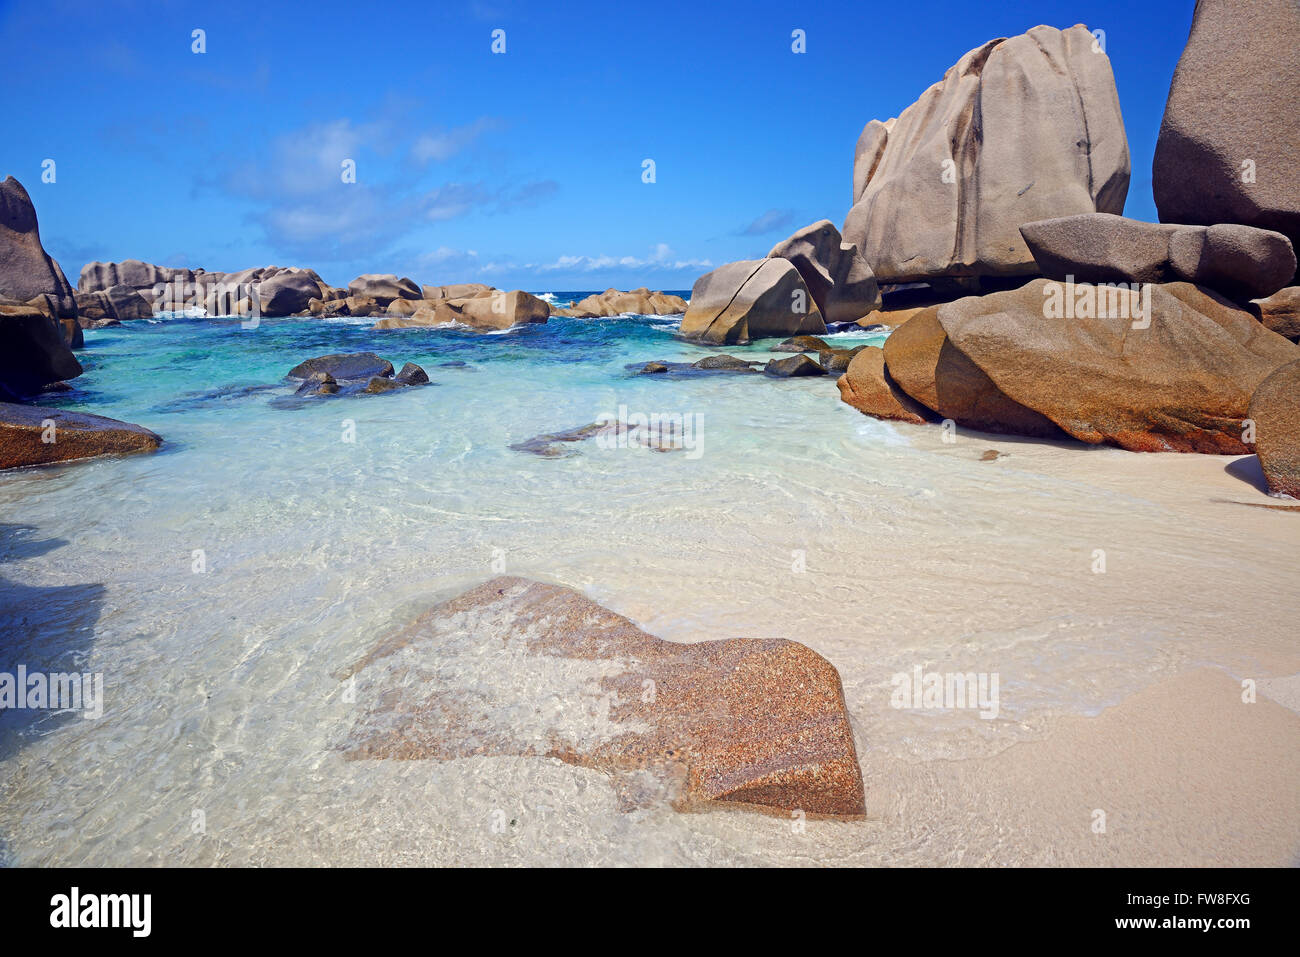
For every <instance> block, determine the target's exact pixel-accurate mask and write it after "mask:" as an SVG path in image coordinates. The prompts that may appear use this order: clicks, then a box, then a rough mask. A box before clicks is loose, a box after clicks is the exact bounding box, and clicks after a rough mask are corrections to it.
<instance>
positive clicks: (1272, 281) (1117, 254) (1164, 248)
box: [1020, 213, 1296, 300]
mask: <svg viewBox="0 0 1300 957" xmlns="http://www.w3.org/2000/svg"><path fill="white" fill-rule="evenodd" d="M1020 234H1021V235H1022V236H1023V237H1024V239H1025V243H1026V245H1028V247H1029V251H1030V252H1031V253H1033V255H1034V260H1035V262H1037V263H1038V267H1039V268H1040V269H1041V270H1042V273H1043V275H1044V276H1046V277H1047V278H1048V279H1059V280H1065V279H1066V278H1067V277H1072V278H1073V279H1074V280H1075V281H1077V282H1087V283H1098V282H1157V283H1159V282H1190V283H1195V284H1196V285H1199V286H1208V287H1209V288H1211V289H1214V290H1216V291H1218V292H1221V293H1223V294H1224V295H1225V296H1228V297H1230V298H1237V299H1243V300H1245V299H1255V298H1261V297H1265V296H1270V295H1272V294H1273V293H1275V292H1277V291H1278V290H1279V289H1281V288H1282V287H1284V286H1285V285H1286V284H1287V283H1288V282H1290V281H1291V277H1292V276H1293V275H1295V270H1296V257H1295V251H1294V250H1293V249H1292V248H1291V240H1289V239H1288V238H1287V237H1286V236H1283V235H1282V234H1281V233H1275V232H1270V231H1269V230H1266V229H1255V228H1254V227H1251V226H1238V225H1223V226H1178V225H1162V224H1159V223H1144V222H1141V221H1140V220H1136V219H1126V218H1125V217H1123V216H1114V215H1111V214H1109V213H1084V214H1081V215H1078V216H1066V217H1063V218H1060V219H1046V220H1043V221H1041V222H1037V223H1026V224H1025V225H1023V226H1021V227H1020Z"/></svg>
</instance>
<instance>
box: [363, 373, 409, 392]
mask: <svg viewBox="0 0 1300 957" xmlns="http://www.w3.org/2000/svg"><path fill="white" fill-rule="evenodd" d="M405 386H406V383H405V382H398V381H397V380H396V379H389V378H387V377H385V376H381V375H377V376H371V378H370V381H369V382H367V383H366V387H365V389H363V390H362V391H363V392H368V393H370V394H371V395H375V394H377V393H380V392H392V391H393V390H394V389H401V388H404V387H405Z"/></svg>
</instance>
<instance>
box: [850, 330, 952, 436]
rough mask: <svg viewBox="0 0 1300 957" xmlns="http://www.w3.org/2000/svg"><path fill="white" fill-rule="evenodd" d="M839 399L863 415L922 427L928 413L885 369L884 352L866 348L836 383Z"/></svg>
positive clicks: (878, 348) (928, 415)
mask: <svg viewBox="0 0 1300 957" xmlns="http://www.w3.org/2000/svg"><path fill="white" fill-rule="evenodd" d="M835 385H836V387H838V388H839V390H840V400H841V401H843V402H847V403H848V404H849V405H851V406H853V408H855V409H857V410H858V411H859V412H861V413H863V414H864V415H870V416H874V417H875V418H877V419H893V420H895V421H898V422H911V423H913V424H914V425H923V424H924V423H925V422H926V421H927V420H928V419H929V418H931V415H930V412H929V410H928V409H926V408H925V406H923V405H921V404H920V403H919V402H917V401H916V400H915V399H913V398H912V397H911V396H909V395H908V394H907V393H906V392H904V391H903V390H902V389H900V388H899V387H898V386H897V385H896V384H895V383H894V380H893V378H892V377H891V376H890V375H889V373H888V372H887V371H886V370H885V350H884V349H881V348H880V347H879V346H866V347H865V348H863V349H862V351H860V352H859V353H858V354H857V355H856V356H854V357H853V361H852V362H850V363H849V368H848V370H847V371H846V372H845V373H844V375H842V376H840V377H839V379H838V380H837V381H836V383H835Z"/></svg>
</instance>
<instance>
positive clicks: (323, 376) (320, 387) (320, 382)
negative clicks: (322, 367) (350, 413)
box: [294, 372, 339, 395]
mask: <svg viewBox="0 0 1300 957" xmlns="http://www.w3.org/2000/svg"><path fill="white" fill-rule="evenodd" d="M338 391H339V384H338V382H337V381H336V380H335V378H334V377H333V376H332V375H330V374H329V373H328V372H313V373H312V374H311V375H309V376H308V377H307V379H306V380H305V381H304V382H303V384H302V385H300V386H298V389H297V391H296V392H295V393H294V394H295V395H337V394H338Z"/></svg>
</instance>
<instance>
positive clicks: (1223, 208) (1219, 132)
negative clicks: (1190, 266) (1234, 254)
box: [1151, 0, 1300, 249]
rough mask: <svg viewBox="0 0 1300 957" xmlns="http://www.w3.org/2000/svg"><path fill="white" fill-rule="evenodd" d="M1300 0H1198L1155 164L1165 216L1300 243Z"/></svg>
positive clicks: (1158, 203)
mask: <svg viewBox="0 0 1300 957" xmlns="http://www.w3.org/2000/svg"><path fill="white" fill-rule="evenodd" d="M1297 49H1300V4H1297V3H1296V0H1251V2H1249V3H1241V2H1239V0H1198V2H1197V4H1196V8H1195V12H1194V13H1193V15H1192V29H1191V33H1190V34H1189V35H1188V38H1187V46H1186V47H1185V48H1184V50H1183V55H1182V58H1181V59H1180V60H1179V61H1178V68H1177V69H1176V70H1175V71H1174V78H1173V82H1172V83H1171V84H1170V87H1169V99H1168V102H1167V103H1166V105H1165V115H1164V121H1163V123H1162V124H1161V126H1160V137H1159V139H1158V140H1157V141H1156V152H1155V160H1154V162H1153V163H1152V167H1151V180H1152V182H1151V185H1152V191H1153V192H1154V193H1155V201H1156V210H1157V211H1158V213H1159V215H1160V220H1161V222H1166V223H1192V224H1197V225H1205V226H1211V225H1214V224H1216V223H1242V224H1244V225H1247V226H1257V227H1259V228H1260V229H1271V230H1275V231H1277V232H1280V233H1283V234H1284V235H1286V236H1288V237H1290V239H1291V243H1292V245H1293V246H1295V247H1296V248H1297V249H1300V110H1297V109H1296V103H1297V102H1300V57H1297V56H1296V50H1297Z"/></svg>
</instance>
